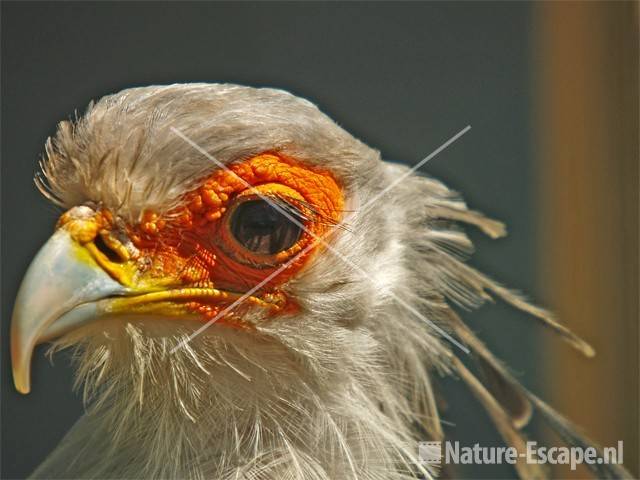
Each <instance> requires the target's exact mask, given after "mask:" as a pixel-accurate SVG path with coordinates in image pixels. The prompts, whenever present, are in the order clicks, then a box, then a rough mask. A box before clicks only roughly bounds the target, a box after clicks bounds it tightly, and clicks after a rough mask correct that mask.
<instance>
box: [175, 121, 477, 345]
mask: <svg viewBox="0 0 640 480" xmlns="http://www.w3.org/2000/svg"><path fill="white" fill-rule="evenodd" d="M470 128H471V126H467V127H466V128H465V129H463V130H462V131H460V132H459V133H458V134H457V135H455V136H454V137H452V138H451V139H449V140H448V141H447V142H446V143H444V144H443V145H442V146H441V147H440V148H439V149H438V150H435V151H434V152H433V153H432V154H431V155H429V157H427V159H426V160H423V162H422V163H424V162H426V161H427V160H429V159H430V158H433V157H434V156H435V155H437V154H438V153H439V152H441V151H442V150H443V149H444V148H446V147H447V146H448V145H450V144H451V143H453V142H454V141H455V140H456V139H457V138H459V137H460V136H462V135H463V134H464V133H466V131H468V130H469V129H470ZM170 130H171V131H172V132H173V133H174V134H176V135H177V136H179V137H180V138H181V139H182V140H184V141H185V142H187V143H188V144H189V145H191V146H192V147H193V148H194V149H196V150H197V151H198V152H200V153H201V154H202V155H204V156H205V157H207V158H208V159H209V160H211V161H212V162H213V163H215V164H216V165H217V166H218V167H220V168H221V169H223V170H226V171H228V172H230V173H231V174H233V175H234V176H235V177H236V178H237V179H238V180H240V182H241V183H242V184H243V185H244V186H245V187H247V188H250V189H253V190H254V193H255V194H256V196H258V197H259V198H261V199H262V200H264V201H265V202H267V203H268V204H269V205H271V206H272V207H273V208H275V209H276V210H277V211H278V212H280V213H281V214H282V215H284V216H285V217H286V218H287V219H289V220H290V221H291V222H293V223H294V224H295V225H297V226H298V227H299V228H301V229H302V230H303V231H305V232H306V233H307V234H309V235H310V236H311V237H313V238H314V239H315V240H316V241H317V242H319V243H321V244H322V245H323V246H324V247H325V248H326V249H327V250H329V251H330V252H331V253H333V254H334V255H335V256H336V257H337V258H339V259H340V260H342V261H343V262H345V263H346V264H347V265H349V266H350V267H351V268H352V269H354V270H355V271H357V272H358V273H359V274H360V275H362V276H363V277H364V278H365V279H367V280H368V279H369V278H370V277H369V274H368V273H367V272H365V271H364V270H363V269H362V268H361V267H360V266H359V265H356V264H355V263H353V262H352V261H351V260H349V259H348V258H346V257H345V256H344V255H342V253H340V252H338V251H337V250H336V249H335V248H333V247H332V246H331V245H329V244H328V243H327V242H325V241H324V240H323V239H322V238H320V237H319V236H317V235H316V234H315V233H313V232H312V231H311V230H309V229H308V228H307V227H306V225H304V224H302V223H301V222H300V221H299V220H298V219H297V218H295V217H294V216H292V215H291V214H290V213H289V212H287V211H286V210H284V209H283V208H282V207H281V206H280V205H278V204H277V203H275V202H274V201H273V200H272V199H271V198H269V197H268V196H266V195H263V194H262V193H260V192H258V191H257V190H255V189H254V187H253V186H252V185H251V184H250V183H249V182H247V181H246V180H245V179H244V178H242V177H240V176H239V175H238V174H237V173H235V172H234V171H233V170H231V169H230V168H229V167H227V166H226V165H225V164H224V163H222V162H220V161H219V160H218V159H217V158H215V157H214V156H213V155H211V154H210V153H209V152H207V151H206V150H204V149H203V148H202V147H201V146H200V145H198V144H197V143H195V142H194V141H193V140H191V139H190V138H189V137H187V136H186V135H185V134H184V133H182V132H181V131H180V130H178V129H177V128H175V127H170ZM418 168H420V165H417V166H415V167H414V169H413V170H416V169H418ZM403 178H404V177H403ZM391 187H393V185H391ZM369 204H371V202H369ZM312 245H313V244H312ZM261 283H262V282H261ZM261 286H262V285H260V287H261ZM260 287H257V288H255V287H254V289H252V290H251V292H252V293H253V292H255V291H256V290H258V289H259V288H260ZM250 295H251V294H249V295H247V296H246V297H245V296H243V297H241V298H239V299H238V300H237V301H236V302H234V305H235V304H239V303H241V301H244V300H246V298H248V297H249V296H250ZM389 295H390V296H391V297H392V298H394V299H395V300H396V301H397V302H398V303H399V304H400V305H401V306H403V307H404V308H406V309H407V310H409V311H410V312H411V313H413V314H414V315H416V316H417V317H418V318H419V319H420V320H422V321H423V322H425V323H427V324H428V325H429V326H431V328H433V329H434V330H436V331H437V332H438V333H439V334H440V335H442V336H443V337H444V338H446V339H447V340H449V341H450V342H451V343H453V344H454V345H456V346H457V347H458V348H460V349H461V350H462V351H463V352H465V353H467V354H468V353H469V349H468V348H467V347H465V346H464V345H463V344H462V343H460V342H458V341H457V340H456V339H455V338H453V337H452V336H451V335H449V333H447V332H446V331H445V330H443V329H442V328H440V327H439V326H438V325H437V324H435V323H434V322H432V321H431V320H429V319H428V318H426V317H425V316H424V315H422V314H421V313H420V312H418V310H416V309H415V308H413V307H410V306H409V305H408V304H407V303H406V302H405V301H404V300H402V299H401V298H400V297H398V296H397V295H396V294H394V293H393V292H389ZM228 310H230V308H228V309H227V311H228ZM223 313H224V311H223V312H221V313H220V314H218V315H216V317H214V319H215V320H216V321H217V319H218V318H219V316H221V315H222V314H223ZM214 319H212V320H210V321H209V322H207V323H206V324H205V325H203V326H202V327H200V328H199V329H198V330H197V331H196V332H195V333H194V334H193V335H192V336H190V337H189V338H188V339H187V340H185V341H184V342H183V343H181V344H179V345H178V346H176V347H175V348H174V350H175V349H177V348H179V347H180V346H181V345H184V344H185V343H188V342H189V341H190V340H191V339H192V338H193V337H195V336H197V335H199V334H200V333H202V332H203V331H204V330H205V329H206V328H208V327H209V326H210V325H212V324H213V323H214V321H213V320H214Z"/></svg>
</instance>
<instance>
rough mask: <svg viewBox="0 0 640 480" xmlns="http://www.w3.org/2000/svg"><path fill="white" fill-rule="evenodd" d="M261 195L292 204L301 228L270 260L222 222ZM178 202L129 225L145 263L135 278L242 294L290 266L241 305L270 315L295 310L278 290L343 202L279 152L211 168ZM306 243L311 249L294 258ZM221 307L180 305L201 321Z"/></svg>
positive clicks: (328, 184) (196, 302)
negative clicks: (257, 307)
mask: <svg viewBox="0 0 640 480" xmlns="http://www.w3.org/2000/svg"><path fill="white" fill-rule="evenodd" d="M265 197H266V198H267V199H270V200H271V201H273V202H276V203H281V202H286V204H287V205H289V206H293V207H295V210H296V211H298V212H299V213H300V215H299V216H297V215H295V216H294V215H292V216H293V217H294V218H295V219H296V221H297V222H299V223H300V224H301V225H302V226H303V227H304V231H303V232H302V234H301V236H300V238H299V239H298V241H297V242H296V243H295V244H294V245H293V246H291V247H290V248H289V249H287V250H284V251H282V252H278V253H276V254H273V255H259V254H256V253H253V252H251V251H250V250H248V249H246V248H245V247H243V246H242V245H241V244H240V243H238V241H237V240H236V239H235V238H234V237H233V235H232V233H231V230H230V224H229V223H230V218H231V215H232V213H233V210H234V208H236V207H237V206H238V205H239V204H241V203H242V202H243V201H246V200H249V199H257V198H262V199H264V198H265ZM182 205H183V206H181V207H179V208H177V209H175V210H172V211H170V212H167V213H166V214H164V215H159V214H157V213H155V212H151V211H146V212H145V213H144V214H143V216H142V219H141V221H140V223H139V224H138V225H136V226H133V227H131V228H130V231H129V236H130V238H131V239H132V241H133V243H134V245H135V246H136V247H137V248H138V250H140V257H141V258H145V259H149V260H148V261H147V264H146V266H145V267H144V268H145V269H144V271H143V272H142V273H141V275H142V276H143V277H144V279H145V282H146V283H149V282H152V283H153V282H154V281H156V280H157V281H158V282H161V283H162V284H165V285H170V286H171V288H189V287H193V288H212V289H218V290H222V291H225V292H229V293H231V294H234V293H235V294H237V293H240V294H242V293H245V292H247V291H249V290H251V289H252V288H253V287H254V286H255V285H257V284H259V283H260V282H262V281H264V280H265V279H266V278H267V277H268V276H269V275H271V274H273V273H274V272H275V271H276V270H278V269H279V268H281V267H282V265H283V264H285V263H287V262H291V263H290V265H289V266H288V267H287V268H286V269H284V270H283V271H281V272H280V273H278V274H277V275H275V276H274V277H273V278H272V279H270V280H269V281H268V282H266V283H265V284H264V285H263V287H262V288H261V289H260V290H259V291H257V292H256V293H254V294H253V295H252V297H251V298H249V299H248V303H253V304H262V305H264V306H268V307H270V308H271V309H272V311H274V312H277V311H282V310H283V309H289V308H295V306H293V305H292V302H290V301H289V299H287V298H286V297H285V295H284V293H283V292H282V291H281V290H279V288H278V287H279V286H280V285H282V284H283V283H284V282H286V281H287V280H288V279H289V278H291V277H292V276H293V275H295V274H296V273H297V272H299V271H300V269H301V268H303V267H304V265H305V264H306V263H307V261H308V260H309V258H310V257H311V256H312V255H313V254H314V252H315V251H316V250H317V249H318V248H322V247H321V244H318V242H317V238H322V237H323V236H325V235H326V234H327V233H328V231H329V229H330V228H331V227H332V226H334V225H336V224H337V223H338V222H339V221H340V218H341V215H342V211H343V207H344V199H343V193H342V190H341V188H340V187H339V185H338V183H337V181H336V180H335V179H334V178H333V176H332V175H331V174H330V173H329V172H327V171H324V170H321V169H317V168H311V167H308V166H304V165H301V164H300V163H298V162H296V161H295V160H293V159H291V158H287V157H285V156H283V155H281V154H274V153H264V154H260V155H257V156H255V157H252V158H250V159H248V160H245V161H242V162H239V163H236V164H232V165H230V166H229V169H228V170H226V169H222V170H217V171H216V172H214V173H213V174H212V175H211V176H210V177H208V178H206V179H205V180H204V181H203V182H202V185H201V186H200V187H199V188H196V189H195V190H193V191H191V192H189V193H188V194H187V195H186V196H185V198H184V202H183V203H182ZM314 237H315V238H314ZM312 242H316V244H315V245H313V246H312V247H311V248H309V249H308V250H306V251H305V252H303V253H302V254H300V252H302V251H303V250H305V248H307V247H309V246H310V245H311V243H312ZM296 255H298V257H297V258H295V259H294V257H296ZM232 296H233V297H234V298H235V296H236V295H232ZM224 303H225V302H222V303H221V302H219V301H211V302H208V301H206V300H203V299H201V298H193V299H190V300H189V301H186V302H185V303H184V305H186V307H187V308H188V309H189V310H190V311H192V312H196V313H199V314H202V316H203V317H204V318H205V319H206V318H212V317H214V316H215V315H217V314H218V313H219V311H220V310H221V309H222V307H223V306H224ZM227 303H231V302H227ZM223 321H224V320H223Z"/></svg>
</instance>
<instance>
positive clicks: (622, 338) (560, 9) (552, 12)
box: [534, 1, 640, 478]
mask: <svg viewBox="0 0 640 480" xmlns="http://www.w3.org/2000/svg"><path fill="white" fill-rule="evenodd" d="M534 8H535V10H536V12H535V13H536V15H535V19H536V20H535V34H536V36H535V42H534V49H535V51H534V58H535V62H536V63H535V64H534V71H535V72H536V76H537V78H536V81H537V85H538V89H537V97H536V100H535V102H534V103H535V105H536V108H537V110H538V111H537V119H536V120H537V132H538V140H539V145H540V151H539V152H538V162H539V171H540V174H541V177H540V185H541V191H540V192H539V194H540V198H541V201H542V204H541V212H542V214H541V219H540V221H541V223H540V228H539V231H540V232H541V235H542V238H541V243H540V244H541V246H542V249H541V251H540V259H541V261H542V268H541V275H542V277H541V281H542V282H544V283H543V284H544V285H545V292H546V298H547V300H548V301H550V303H551V306H552V308H554V309H555V311H556V312H557V313H558V316H559V318H560V319H561V320H562V321H563V322H565V323H566V324H568V325H569V326H570V328H572V329H573V330H574V331H575V332H576V333H578V334H580V335H582V336H583V337H584V338H585V339H586V340H587V341H589V342H590V343H591V344H592V345H593V346H594V347H595V349H596V351H597V356H596V358H594V359H592V360H586V359H583V358H581V357H580V356H579V355H577V354H576V353H575V352H573V351H571V350H570V349H569V348H567V346H566V344H563V343H562V342H557V341H555V340H552V339H550V340H549V341H548V342H547V345H548V356H547V359H548V362H547V363H546V366H545V367H546V369H547V370H546V373H547V374H548V375H545V377H548V378H551V379H552V380H551V383H550V384H549V386H548V390H547V398H549V400H551V402H552V403H553V404H554V405H555V406H557V407H558V409H559V410H560V411H561V412H564V413H565V414H566V415H567V416H568V417H569V418H570V419H572V420H573V421H575V422H576V423H577V424H579V425H581V426H583V427H584V431H585V432H586V433H587V434H588V435H589V436H590V437H591V438H593V439H594V440H596V441H598V442H599V443H600V444H602V445H604V446H609V445H611V446H615V445H616V444H617V441H618V440H623V441H624V463H625V465H626V467H627V468H628V469H629V470H630V471H631V472H632V473H633V474H634V475H635V476H638V475H639V474H640V472H639V471H638V451H639V445H638V430H639V428H640V427H639V419H638V409H639V403H638V388H639V385H638V375H639V365H640V358H639V350H638V323H639V320H638V262H639V259H638V162H639V155H638V128H639V125H638V123H639V122H638V101H639V99H638V86H639V83H638V55H639V51H638V42H639V39H638V19H639V17H638V15H639V14H638V4H637V3H636V2H631V1H629V2H562V1H557V2H554V1H549V2H538V3H536V4H535V7H534ZM556 476H557V477H559V478H560V477H562V478H565V477H572V478H585V477H586V476H587V475H586V472H585V471H584V470H582V471H580V470H579V471H577V472H573V473H572V472H570V470H568V469H561V470H558V471H556Z"/></svg>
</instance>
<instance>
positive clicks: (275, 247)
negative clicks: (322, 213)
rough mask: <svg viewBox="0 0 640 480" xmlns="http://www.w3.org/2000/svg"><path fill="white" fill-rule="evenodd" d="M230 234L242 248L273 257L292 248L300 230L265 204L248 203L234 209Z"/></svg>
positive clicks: (262, 202) (264, 202) (257, 202)
mask: <svg viewBox="0 0 640 480" xmlns="http://www.w3.org/2000/svg"><path fill="white" fill-rule="evenodd" d="M231 233H232V234H233V236H234V237H235V238H236V240H238V242H240V243H241V244H242V245H243V246H244V247H245V248H246V249H248V250H251V251H252V252H254V253H260V254H266V255H273V254H274V253H278V252H281V251H283V250H287V249H288V248H290V247H292V246H293V245H294V244H295V243H296V242H297V241H298V239H299V238H300V234H301V233H302V229H301V228H300V227H299V226H298V225H296V224H295V223H293V222H292V221H291V220H290V219H288V218H287V217H285V216H284V215H283V214H282V213H281V212H279V211H278V210H276V208H275V207H274V206H273V205H271V204H269V203H268V202H266V201H264V200H250V201H247V202H244V203H242V204H240V205H238V207H236V209H235V210H234V212H233V215H232V217H231Z"/></svg>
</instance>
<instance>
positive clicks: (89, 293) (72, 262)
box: [11, 228, 128, 393]
mask: <svg viewBox="0 0 640 480" xmlns="http://www.w3.org/2000/svg"><path fill="white" fill-rule="evenodd" d="M127 291H128V290H127V288H126V287H124V286H123V285H121V284H120V283H118V282H116V281H115V280H113V279H112V278H111V277H110V276H109V275H108V274H107V273H106V272H105V271H104V270H103V268H101V267H100V266H99V265H98V264H97V263H96V261H95V260H94V259H93V258H92V256H91V255H90V254H89V253H88V252H87V251H86V249H85V248H84V247H83V246H82V245H81V244H80V243H78V242H77V241H76V240H74V239H73V238H72V235H71V234H70V233H69V231H68V230H67V229H65V228H60V229H58V230H57V231H56V232H55V233H54V235H53V236H52V237H51V238H50V239H49V240H48V241H47V243H46V244H45V245H44V246H43V247H42V248H41V249H40V251H39V252H38V254H37V255H36V256H35V258H34V259H33V261H32V263H31V265H30V266H29V268H28V270H27V273H26V275H25V277H24V279H23V281H22V284H21V285H20V289H19V291H18V296H17V298H16V303H15V306H14V310H13V316H12V319H11V363H12V365H13V378H14V383H15V386H16V389H17V390H18V391H19V392H20V393H29V390H30V383H31V381H30V376H31V374H30V371H31V356H32V353H33V350H34V348H35V346H36V345H37V344H38V343H42V342H44V341H46V340H48V339H52V338H55V337H57V336H60V335H62V334H63V333H65V332H67V331H69V330H72V329H74V328H77V327H78V326H80V325H82V324H83V323H85V322H88V321H90V320H92V319H95V318H96V317H97V316H99V314H100V312H98V309H99V307H100V306H99V304H97V303H92V302H95V301H96V300H99V299H102V298H105V297H111V296H114V295H124V294H125V293H126V292H127Z"/></svg>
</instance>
